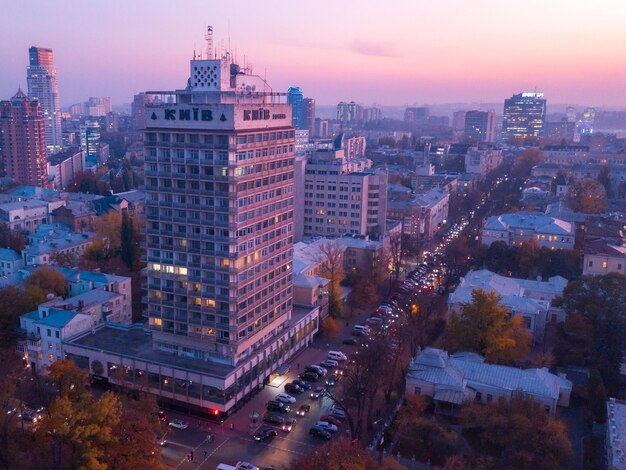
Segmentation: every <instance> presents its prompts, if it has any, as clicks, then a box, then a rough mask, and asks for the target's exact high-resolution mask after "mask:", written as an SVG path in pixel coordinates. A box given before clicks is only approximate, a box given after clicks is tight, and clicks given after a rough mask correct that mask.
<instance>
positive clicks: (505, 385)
mask: <svg viewBox="0 0 626 470" xmlns="http://www.w3.org/2000/svg"><path fill="white" fill-rule="evenodd" d="M571 391H572V383H571V382H570V381H569V380H566V379H564V378H562V377H559V376H557V375H554V374H551V373H550V372H549V371H548V370H547V369H546V368H542V369H518V368H515V367H506V366H500V365H495V364H487V363H485V362H484V358H483V357H482V356H480V355H478V354H474V353H457V354H453V355H449V354H448V352H447V351H444V350H441V349H435V348H426V349H424V350H423V351H420V352H418V354H417V355H416V357H415V359H413V361H411V364H410V365H409V372H408V374H407V377H406V392H407V393H409V394H413V395H426V396H430V397H432V398H433V399H434V400H435V403H436V405H437V407H438V408H439V407H441V406H442V405H443V406H447V407H450V406H452V407H454V406H460V405H463V404H464V403H468V402H473V401H476V402H480V403H491V402H494V401H497V400H498V399H504V400H510V399H511V398H512V397H513V396H514V395H515V394H517V393H522V394H524V395H526V396H530V397H532V398H533V399H535V400H537V401H538V402H540V403H541V404H542V405H543V406H544V407H545V409H546V411H548V412H549V413H550V414H554V413H555V412H556V407H557V405H558V406H569V398H570V394H571Z"/></svg>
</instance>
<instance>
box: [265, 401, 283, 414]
mask: <svg viewBox="0 0 626 470" xmlns="http://www.w3.org/2000/svg"><path fill="white" fill-rule="evenodd" d="M266 408H267V411H278V412H279V413H288V412H289V405H285V404H284V403H281V402H279V401H273V400H272V401H270V402H268V403H267V406H266Z"/></svg>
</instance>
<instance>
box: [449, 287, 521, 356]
mask: <svg viewBox="0 0 626 470" xmlns="http://www.w3.org/2000/svg"><path fill="white" fill-rule="evenodd" d="M500 300H501V299H500V297H499V296H498V295H497V294H496V293H495V292H493V291H490V292H485V291H483V290H482V289H475V290H473V291H472V301H471V302H468V303H464V304H462V305H461V311H460V313H458V314H457V313H456V312H455V311H453V312H452V313H451V315H450V322H449V325H448V330H447V332H446V342H447V345H448V348H449V349H450V350H452V351H473V352H476V353H478V354H481V355H483V356H484V357H485V358H486V359H487V361H489V362H495V363H502V362H509V361H515V360H519V359H521V358H522V357H523V356H524V355H525V354H526V353H527V352H528V351H529V345H530V339H529V336H528V334H527V333H526V331H525V330H524V329H523V328H522V325H521V318H520V317H511V315H510V314H509V312H508V310H507V309H506V308H505V307H503V306H502V305H501V304H500Z"/></svg>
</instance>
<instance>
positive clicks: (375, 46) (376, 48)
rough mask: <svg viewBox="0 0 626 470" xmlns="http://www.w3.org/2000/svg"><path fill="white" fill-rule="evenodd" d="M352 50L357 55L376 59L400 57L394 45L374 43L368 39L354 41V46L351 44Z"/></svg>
mask: <svg viewBox="0 0 626 470" xmlns="http://www.w3.org/2000/svg"><path fill="white" fill-rule="evenodd" d="M350 50H351V51H353V52H356V53H357V54H363V55H369V56H375V57H398V54H397V53H396V50H395V47H394V45H393V44H391V43H382V42H373V41H368V40H366V39H356V40H354V41H353V42H352V44H350Z"/></svg>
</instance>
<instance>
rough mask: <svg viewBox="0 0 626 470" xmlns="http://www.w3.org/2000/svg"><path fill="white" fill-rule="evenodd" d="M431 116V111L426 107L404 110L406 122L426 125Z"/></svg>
mask: <svg viewBox="0 0 626 470" xmlns="http://www.w3.org/2000/svg"><path fill="white" fill-rule="evenodd" d="M429 116H430V110H429V109H428V108H426V107H425V106H421V107H410V108H406V109H405V110H404V120H405V122H415V123H424V122H426V121H427V120H428V117H429Z"/></svg>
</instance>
